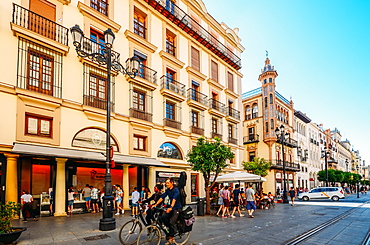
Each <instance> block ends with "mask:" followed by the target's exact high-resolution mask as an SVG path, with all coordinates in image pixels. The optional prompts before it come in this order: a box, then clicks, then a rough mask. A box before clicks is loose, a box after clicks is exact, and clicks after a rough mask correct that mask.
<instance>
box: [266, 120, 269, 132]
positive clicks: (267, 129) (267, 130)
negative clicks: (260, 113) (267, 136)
mask: <svg viewBox="0 0 370 245" xmlns="http://www.w3.org/2000/svg"><path fill="white" fill-rule="evenodd" d="M268 132H269V123H268V122H266V133H268Z"/></svg>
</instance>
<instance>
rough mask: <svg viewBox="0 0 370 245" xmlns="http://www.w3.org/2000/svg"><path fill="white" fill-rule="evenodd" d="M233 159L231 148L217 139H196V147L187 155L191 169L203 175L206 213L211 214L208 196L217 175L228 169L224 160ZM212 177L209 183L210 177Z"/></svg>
mask: <svg viewBox="0 0 370 245" xmlns="http://www.w3.org/2000/svg"><path fill="white" fill-rule="evenodd" d="M233 158H234V154H233V153H232V151H231V148H230V147H228V146H225V145H223V144H222V143H221V140H220V139H219V138H217V137H216V138H215V139H214V141H209V140H206V139H205V138H204V137H201V138H199V139H198V142H197V145H196V146H195V147H193V148H192V149H191V150H190V151H189V153H188V155H187V161H188V162H189V163H190V166H191V169H192V170H194V171H199V172H201V173H202V174H203V179H204V190H205V192H206V213H207V214H210V213H211V205H210V196H211V190H212V188H213V187H214V185H215V183H216V180H217V177H218V175H219V174H220V173H221V172H222V170H223V169H224V168H226V167H228V164H227V163H226V160H231V159H233ZM212 175H214V178H213V180H212V181H211V176H212Z"/></svg>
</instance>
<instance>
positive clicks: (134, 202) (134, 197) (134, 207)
mask: <svg viewBox="0 0 370 245" xmlns="http://www.w3.org/2000/svg"><path fill="white" fill-rule="evenodd" d="M139 200H140V192H138V191H137V187H134V191H133V192H132V196H131V201H132V216H134V217H135V216H136V215H138V214H139V203H138V202H139Z"/></svg>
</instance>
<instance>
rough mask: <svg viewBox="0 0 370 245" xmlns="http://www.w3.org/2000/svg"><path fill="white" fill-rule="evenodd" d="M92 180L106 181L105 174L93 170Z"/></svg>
mask: <svg viewBox="0 0 370 245" xmlns="http://www.w3.org/2000/svg"><path fill="white" fill-rule="evenodd" d="M90 174H91V179H97V180H102V179H105V173H98V172H96V171H95V170H91V172H90Z"/></svg>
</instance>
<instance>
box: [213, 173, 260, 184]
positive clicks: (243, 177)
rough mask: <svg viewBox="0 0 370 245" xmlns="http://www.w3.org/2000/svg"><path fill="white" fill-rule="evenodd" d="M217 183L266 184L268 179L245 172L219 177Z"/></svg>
mask: <svg viewBox="0 0 370 245" xmlns="http://www.w3.org/2000/svg"><path fill="white" fill-rule="evenodd" d="M216 181H217V182H236V181H239V182H240V181H243V182H264V181H266V179H265V178H263V177H261V176H259V175H256V174H250V173H247V172H243V171H235V172H232V173H228V174H225V175H221V176H219V177H217V180H216Z"/></svg>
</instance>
